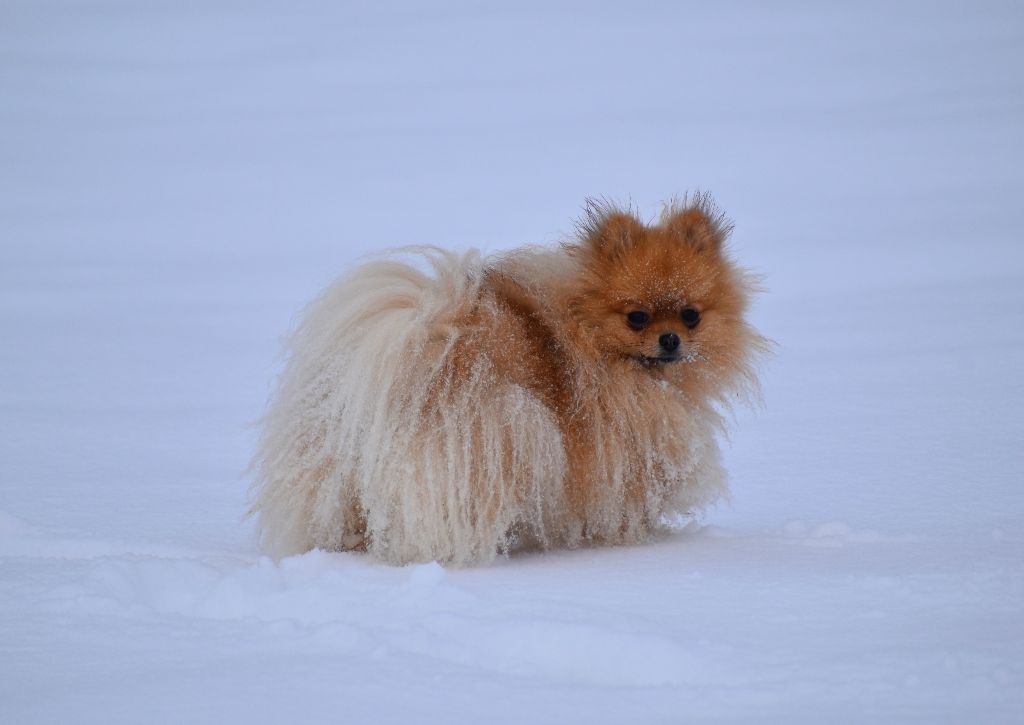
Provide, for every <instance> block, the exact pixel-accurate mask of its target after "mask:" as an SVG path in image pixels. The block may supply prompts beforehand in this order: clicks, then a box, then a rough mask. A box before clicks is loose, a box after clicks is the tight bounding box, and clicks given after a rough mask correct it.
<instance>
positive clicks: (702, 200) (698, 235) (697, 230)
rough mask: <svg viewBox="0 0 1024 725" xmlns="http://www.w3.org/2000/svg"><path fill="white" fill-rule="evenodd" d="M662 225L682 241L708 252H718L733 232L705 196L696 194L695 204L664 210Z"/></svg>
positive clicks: (727, 222) (723, 216)
mask: <svg viewBox="0 0 1024 725" xmlns="http://www.w3.org/2000/svg"><path fill="white" fill-rule="evenodd" d="M662 226H664V227H665V229H667V230H668V232H669V233H670V234H671V235H672V236H674V237H675V238H676V239H678V240H679V241H680V242H682V243H683V244H688V245H690V246H692V247H695V248H697V249H698V250H701V251H707V252H717V251H719V250H720V249H721V248H722V245H723V244H725V240H726V239H728V237H729V232H731V231H732V225H731V224H730V223H729V221H728V220H727V219H726V218H725V215H724V214H722V213H721V212H720V211H718V210H717V209H716V208H715V206H714V203H713V202H712V201H711V199H710V198H709V197H708V196H707V195H698V197H697V200H696V202H695V203H693V204H690V205H687V206H685V207H683V208H678V207H675V208H669V209H667V210H666V212H665V214H664V216H663V217H662Z"/></svg>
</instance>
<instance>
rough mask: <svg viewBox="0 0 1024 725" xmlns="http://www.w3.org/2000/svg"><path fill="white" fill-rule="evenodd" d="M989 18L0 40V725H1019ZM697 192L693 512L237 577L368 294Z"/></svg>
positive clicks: (1016, 359) (723, 19) (832, 10)
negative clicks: (764, 361)
mask: <svg viewBox="0 0 1024 725" xmlns="http://www.w3.org/2000/svg"><path fill="white" fill-rule="evenodd" d="M1021 129H1024V12H1022V10H1021V6H1020V4H1019V3H1016V2H1006V3H990V2H982V3H946V2H939V3H920V4H918V3H900V4H895V5H894V4H889V3H872V2H858V3H850V4H846V5H839V4H828V3H819V4H806V5H804V4H798V3H782V4H768V3H754V2H749V3H747V2H726V3H701V4H694V5H687V4H683V3H658V2H637V3H618V4H593V3H581V2H579V3H577V2H570V3H546V2H517V3H503V4H500V5H499V4H492V5H485V4H479V3H470V2H454V3H452V2H444V3H430V4H421V3H407V4H406V3H394V2H381V3H374V4H366V5H362V4H354V3H327V2H296V3H272V2H262V1H260V0H257V2H250V3H238V2H233V1H231V2H229V1H228V0H204V1H203V2H198V1H193V0H183V1H182V2H174V3H160V2H128V1H127V0H108V1H107V2H95V1H94V0H81V1H75V2H72V1H71V0H31V1H30V0H7V1H6V2H4V3H3V5H2V6H0V722H3V723H53V722H80V723H138V722H150V723H158V722H168V723H170V722H174V723H179V722H200V723H203V722H205V723H225V722H239V723H262V722H267V723H270V722H286V721H287V722H332V723H334V722H373V723H398V722H423V723H433V722H437V723H442V722H443V723H451V722H467V723H476V722H490V723H513V722H514V723H522V722H537V723H545V722H552V723H556V722H557V723H566V722H587V723H627V722H628V723H676V722H765V723H780V722H785V723H821V722H830V723H847V722H849V723H861V722H863V723H884V722H894V723H904V722H922V723H939V722H951V723H959V722H979V723H1010V722H1021V721H1022V713H1024V533H1022V523H1024V480H1022V468H1024V411H1022V404H1024V239H1022V229H1024V204H1022V203H1021V199H1022V197H1024V183H1022V182H1024V142H1022V131H1021ZM698 187H700V188H703V189H708V190H710V191H712V192H713V193H714V195H715V197H716V199H717V201H718V202H719V204H720V205H721V206H722V207H723V208H724V209H725V210H726V211H727V212H728V213H729V215H730V216H731V217H732V218H733V219H734V220H735V222H736V232H735V235H734V238H733V247H734V251H735V254H736V256H737V257H738V258H739V259H741V260H742V261H743V262H745V263H746V264H747V265H749V266H750V267H752V268H754V269H755V270H757V271H759V272H761V273H763V274H764V275H765V277H766V286H767V287H768V290H769V291H768V292H766V293H765V294H764V295H762V296H761V297H760V298H759V299H758V301H757V303H756V306H755V309H754V311H753V318H754V322H755V324H756V325H757V326H758V327H759V329H760V330H761V331H762V332H763V333H765V334H766V335H768V336H770V337H771V338H773V339H774V340H775V341H776V343H777V345H778V349H777V355H776V356H775V358H774V359H773V360H772V361H771V362H770V363H769V364H768V365H767V366H766V367H765V369H764V375H763V382H764V389H765V403H766V404H765V407H764V409H763V410H760V411H751V412H742V413H740V414H739V415H738V419H737V421H736V425H735V433H734V435H733V437H732V440H731V442H730V444H729V446H728V447H727V449H726V452H725V459H726V465H727V468H728V469H729V471H730V474H731V479H732V491H733V500H732V503H731V504H730V505H729V506H722V507H718V508H717V509H714V510H712V511H711V512H710V513H708V514H707V515H706V516H705V518H703V519H702V520H701V521H696V522H691V523H689V524H688V525H687V526H686V527H685V528H683V529H681V530H680V531H679V532H678V533H676V534H675V535H672V536H670V537H667V538H664V539H663V540H660V541H657V542H655V543H653V544H650V545H645V546H636V547H624V548H607V549H583V550H575V551H561V552H549V553H544V554H531V555H521V556H515V557H512V558H508V559H499V561H498V562H497V563H496V564H494V565H492V566H488V567H483V568H475V569H457V570H445V569H443V568H441V567H440V566H439V565H437V564H426V565H422V566H414V567H408V568H393V567H387V566H383V565H380V564H378V563H375V562H374V561H372V560H370V559H368V558H366V557H364V556H360V555H358V554H351V553H349V554H329V553H324V552H318V551H314V552H311V553H308V554H305V555H302V556H296V557H291V558H288V559H285V560H283V561H282V562H280V563H279V564H275V563H273V562H272V561H271V560H269V559H267V558H265V557H263V556H261V553H260V551H259V549H258V546H257V544H256V541H255V536H254V526H253V522H252V521H251V520H246V519H244V512H245V510H246V508H247V506H248V504H249V496H248V491H247V489H248V485H249V480H250V479H249V477H248V474H246V473H245V472H244V471H245V468H246V465H247V462H248V459H249V456H250V455H251V453H252V450H253V445H254V440H255V436H256V431H255V430H254V428H253V427H252V426H251V423H252V422H253V421H254V420H256V419H257V418H258V417H259V416H260V415H261V413H262V411H263V408H264V405H265V403H266V399H267V394H268V392H269V390H270V385H271V381H272V380H273V378H274V375H275V374H276V373H277V372H278V371H279V370H280V365H281V361H280V359H279V358H278V357H277V353H278V350H279V343H280V338H281V336H282V335H283V334H284V333H285V331H286V330H287V329H288V327H289V325H290V324H291V321H292V319H293V316H294V314H295V313H296V312H297V311H298V310H299V309H301V307H302V305H303V304H304V303H305V302H306V301H308V300H309V299H310V298H312V297H313V296H314V295H315V294H316V293H317V292H318V291H319V290H320V289H321V288H322V287H323V286H324V285H325V284H326V283H327V282H328V281H330V279H332V278H333V277H334V276H335V275H336V274H337V273H339V272H340V271H341V270H343V269H344V268H346V267H347V266H348V265H350V264H352V263H353V262H355V261H356V260H357V259H358V258H359V257H360V256H362V255H363V254H365V253H367V252H371V251H375V250H380V249H383V248H386V247H393V246H399V245H405V244H438V245H442V246H450V247H454V248H460V249H461V248H467V247H470V246H482V247H483V248H485V249H488V250H497V249H502V248H510V247H514V246H518V245H521V244H524V243H553V242H556V241H557V240H558V239H559V238H560V235H562V234H564V233H567V232H569V231H570V230H571V220H572V219H573V217H574V216H576V215H577V213H578V211H579V209H580V205H581V203H582V201H583V199H584V197H585V196H587V195H603V196H606V197H608V198H611V199H619V200H623V201H625V200H630V199H631V200H632V201H633V203H635V204H636V205H637V206H638V207H639V208H640V209H641V210H642V211H643V212H644V213H645V214H648V215H649V216H651V217H653V216H654V215H655V213H656V212H657V209H658V202H659V201H661V200H664V199H666V198H668V197H670V196H672V195H674V194H681V193H683V192H685V191H687V190H693V189H696V188H698Z"/></svg>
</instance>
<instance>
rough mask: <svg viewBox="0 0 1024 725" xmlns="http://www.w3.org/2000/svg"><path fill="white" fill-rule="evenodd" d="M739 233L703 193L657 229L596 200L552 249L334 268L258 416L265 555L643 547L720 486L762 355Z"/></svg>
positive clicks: (467, 561)
mask: <svg viewBox="0 0 1024 725" xmlns="http://www.w3.org/2000/svg"><path fill="white" fill-rule="evenodd" d="M730 231H731V225H730V224H729V223H728V222H727V220H726V219H725V217H724V216H723V214H722V213H721V212H720V211H718V209H717V208H716V207H715V205H714V203H713V202H712V200H711V198H710V197H709V196H708V195H707V194H697V195H695V196H693V197H690V198H688V199H684V200H683V201H681V202H677V203H672V204H669V205H667V206H666V208H665V209H664V211H663V213H662V214H661V217H660V219H659V220H658V221H657V222H656V223H652V224H644V223H643V222H642V221H641V220H640V219H639V218H638V216H637V215H636V214H635V213H634V212H632V211H630V210H627V209H620V208H616V207H615V206H613V205H611V204H608V203H605V202H588V204H587V205H586V207H585V210H584V215H583V217H582V219H581V220H580V221H579V222H578V223H577V230H576V234H575V236H574V237H573V238H571V239H569V240H567V241H565V242H563V243H562V244H561V245H559V246H558V247H555V248H543V247H528V248H523V249H520V250H516V251H513V252H509V253H507V254H502V255H498V256H494V257H490V258H486V259H485V258H483V257H482V256H481V255H480V254H479V253H478V252H476V251H470V252H466V253H455V252H451V251H445V250H441V249H437V248H433V247H417V248H406V249H404V250H400V252H399V253H398V254H396V255H393V256H391V257H388V258H381V259H377V260H375V261H370V262H368V263H365V264H363V265H362V266H359V267H357V268H355V269H353V270H352V271H350V272H349V273H347V274H346V275H344V276H343V277H341V278H340V279H339V280H338V281H336V282H335V283H333V284H332V285H330V286H329V287H328V288H327V289H326V290H325V291H324V292H323V293H322V294H321V295H320V296H319V298H317V299H316V300H314V301H313V302H312V303H311V304H310V305H309V306H308V308H307V309H306V310H305V312H304V314H303V316H302V318H301V321H300V322H299V324H298V325H297V327H296V329H295V331H294V333H293V334H292V336H291V338H290V341H289V343H288V359H287V363H286V365H285V369H284V372H283V374H282V376H281V378H280V380H279V383H278V385H277V389H276V392H275V393H274V395H273V397H272V400H271V403H270V405H269V408H268V412H267V414H266V416H265V418H264V420H263V423H262V435H261V438H260V443H259V446H258V450H257V453H256V455H255V457H254V460H253V470H254V471H255V483H254V504H253V507H252V513H255V514H257V515H258V516H259V526H260V531H261V537H262V540H263V543H264V546H265V547H266V549H267V550H269V552H270V553H272V554H273V555H274V556H276V557H282V556H286V555H290V554H297V553H301V552H304V551H308V550H310V549H313V548H320V549H325V550H334V551H343V550H359V551H366V552H369V553H370V554H372V555H374V556H375V557H377V558H378V559H380V560H382V561H385V562H389V563H392V564H406V563H410V562H423V561H432V560H436V561H440V562H442V563H445V564H448V565H453V566H465V565H475V564H482V563H487V562H489V561H491V560H492V559H493V558H494V557H496V556H498V555H504V554H508V553H509V552H511V551H514V550H517V549H519V548H528V547H529V548H540V549H548V548H553V547H566V548H574V547H580V546H584V545H593V544H625V543H636V542H641V541H644V540H647V539H649V538H650V537H651V536H652V535H653V534H655V533H656V532H658V531H659V530H662V529H663V528H664V526H665V523H666V522H667V521H671V520H673V518H675V519H678V517H679V516H681V515H687V514H692V513H694V512H696V511H698V510H700V509H702V508H703V507H705V506H707V505H708V504H710V503H712V502H715V501H717V500H719V499H720V498H722V497H723V496H725V495H726V494H727V484H726V478H725V475H724V472H723V470H722V466H721V462H720V455H719V449H718V444H717V436H718V434H720V433H721V432H722V431H723V424H724V418H723V414H724V413H725V412H726V411H727V410H728V409H729V408H730V407H731V406H732V405H733V403H734V402H735V401H736V400H738V399H739V400H750V399H751V398H753V397H756V393H757V379H756V374H755V372H756V371H755V363H756V359H757V358H758V356H759V354H760V353H762V352H764V351H765V350H766V349H767V346H768V343H767V341H766V340H765V339H764V338H762V337H761V336H760V335H759V334H758V333H757V332H756V331H755V330H754V329H753V328H752V327H751V326H750V325H749V324H748V323H747V322H746V320H745V313H746V310H747V307H748V304H749V301H750V298H751V295H752V293H753V292H755V291H756V284H755V282H756V280H755V279H754V278H753V277H752V276H751V275H750V274H748V273H747V272H745V271H743V270H742V269H741V268H739V267H737V266H736V265H735V264H734V263H733V261H732V260H731V259H730V257H729V254H728V253H727V251H726V249H725V244H726V240H727V237H728V236H729V233H730ZM403 254H404V255H405V256H406V257H413V258H415V260H416V261H418V264H417V263H413V262H412V261H409V260H406V259H404V258H403V257H402V255H403Z"/></svg>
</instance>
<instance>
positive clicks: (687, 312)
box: [679, 307, 700, 330]
mask: <svg viewBox="0 0 1024 725" xmlns="http://www.w3.org/2000/svg"><path fill="white" fill-rule="evenodd" d="M679 316H680V317H682V318H683V324H684V325H686V326H687V327H689V328H690V329H691V330H692V329H693V328H695V327H696V326H697V325H699V324H700V313H699V312H697V310H695V309H694V308H692V307H684V308H683V311H682V313H681V314H680V315H679Z"/></svg>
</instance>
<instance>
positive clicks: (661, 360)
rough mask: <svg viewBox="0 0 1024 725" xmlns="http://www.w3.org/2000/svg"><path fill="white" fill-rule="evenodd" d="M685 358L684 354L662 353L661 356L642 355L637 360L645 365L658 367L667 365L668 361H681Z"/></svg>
mask: <svg viewBox="0 0 1024 725" xmlns="http://www.w3.org/2000/svg"><path fill="white" fill-rule="evenodd" d="M682 359H683V356H682V355H661V356H660V357H648V356H647V355H640V356H639V357H638V358H637V360H639V361H640V364H641V365H643V366H644V367H649V368H650V367H657V366H658V365H667V364H668V363H674V362H679V361H680V360H682Z"/></svg>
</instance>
